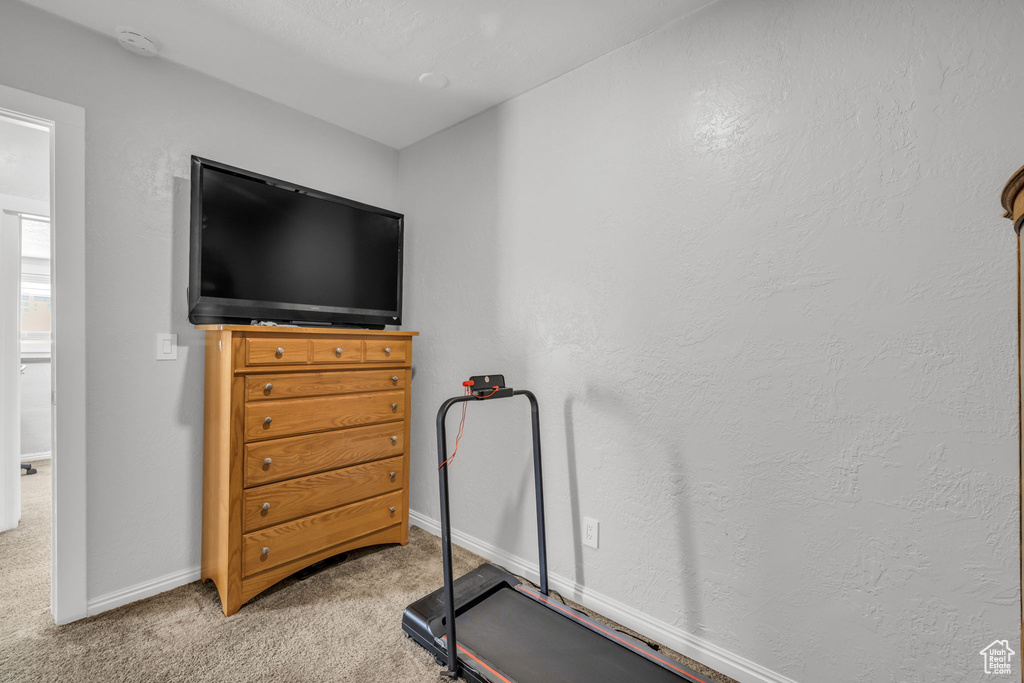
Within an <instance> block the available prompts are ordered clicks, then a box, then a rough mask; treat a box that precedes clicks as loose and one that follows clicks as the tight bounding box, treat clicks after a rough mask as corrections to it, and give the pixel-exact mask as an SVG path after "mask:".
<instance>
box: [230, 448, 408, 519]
mask: <svg viewBox="0 0 1024 683" xmlns="http://www.w3.org/2000/svg"><path fill="white" fill-rule="evenodd" d="M404 470H405V465H404V464H403V458H402V457H401V456H399V457H397V458H388V459H387V460H377V461H376V462H368V463H364V464H362V465H355V466H353V467H343V468H342V469H340V470H332V471H330V472H321V473H320V474H312V475H310V476H308V477H301V478H299V479H290V480H288V481H282V482H280V483H277V484H267V485H266V486H258V487H256V488H252V489H246V491H245V494H244V499H243V502H242V519H243V520H244V525H245V526H244V531H255V530H256V529H262V528H264V527H268V526H273V525H275V524H281V523H282V522H288V521H290V520H293V519H297V518H299V517H305V516H306V515H312V514H314V513H317V512H322V511H324V510H329V509H331V508H335V507H338V506H339V505H347V504H349V503H352V502H355V501H357V500H362V499H364V498H371V497H373V496H379V495H382V494H385V493H390V492H392V491H397V490H400V489H401V488H402V485H403V482H404V481H405V472H404Z"/></svg>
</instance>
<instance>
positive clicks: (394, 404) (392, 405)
mask: <svg viewBox="0 0 1024 683" xmlns="http://www.w3.org/2000/svg"><path fill="white" fill-rule="evenodd" d="M391 412H393V413H397V412H398V404H397V403H392V404H391Z"/></svg>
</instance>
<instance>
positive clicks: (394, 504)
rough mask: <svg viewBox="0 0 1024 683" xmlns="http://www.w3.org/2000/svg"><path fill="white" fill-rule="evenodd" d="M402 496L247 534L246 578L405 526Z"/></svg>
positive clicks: (244, 546)
mask: <svg viewBox="0 0 1024 683" xmlns="http://www.w3.org/2000/svg"><path fill="white" fill-rule="evenodd" d="M402 495H403V492H402V491H395V492H393V493H388V494H385V495H383V496H377V497H376V498H370V499H369V500H364V501H360V502H358V503H352V504H351V505H346V506H344V507H340V508H334V509H333V510H328V511H327V512H321V513H319V514H316V515H310V516H309V517H302V518H301V519H297V520H295V521H294V522H287V523H285V524H278V525H277V526H272V527H270V528H267V529H263V530H261V531H254V532H252V533H249V534H245V535H244V536H242V575H243V576H250V575H252V574H255V573H257V572H261V571H265V570H267V569H270V568H272V567H276V566H278V565H281V564H284V563H286V562H291V561H292V560H296V559H298V558H300V557H302V556H304V555H309V554H310V553H315V552H317V551H320V550H324V549H325V548H330V547H331V546H334V545H338V544H340V543H344V542H345V541H348V540H351V539H354V538H357V537H359V536H363V535H365V534H369V533H372V532H374V531H377V530H378V529H383V528H385V527H389V526H391V525H393V524H401V523H402V521H403V520H404V519H405V510H404V508H403V505H402ZM264 550H265V551H266V552H264Z"/></svg>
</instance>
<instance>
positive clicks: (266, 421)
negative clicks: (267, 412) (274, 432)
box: [263, 417, 274, 425]
mask: <svg viewBox="0 0 1024 683" xmlns="http://www.w3.org/2000/svg"><path fill="white" fill-rule="evenodd" d="M273 421H274V418H272V417H268V418H266V419H264V420H263V424H265V425H268V424H270V423H271V422H273Z"/></svg>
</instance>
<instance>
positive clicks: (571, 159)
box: [400, 0, 1024, 682]
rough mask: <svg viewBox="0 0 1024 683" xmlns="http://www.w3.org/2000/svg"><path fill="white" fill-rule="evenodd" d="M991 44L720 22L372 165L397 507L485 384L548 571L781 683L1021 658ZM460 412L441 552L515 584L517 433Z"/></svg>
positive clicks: (957, 1)
mask: <svg viewBox="0 0 1024 683" xmlns="http://www.w3.org/2000/svg"><path fill="white" fill-rule="evenodd" d="M1021 35H1024V11H1022V6H1021V4H1020V3H1019V2H1016V1H1010V0H992V1H990V2H975V1H973V0H943V1H941V2H938V1H936V0H916V1H912V2H911V1H900V2H888V1H882V0H871V1H867V2H865V1H863V0H856V1H854V0H829V1H826V2H798V1H796V0H788V1H779V2H770V3H769V2H755V1H753V0H750V1H746V0H722V1H721V2H718V3H716V4H715V5H712V6H711V7H709V8H706V9H705V10H702V11H701V12H699V13H698V14H696V15H693V16H691V17H689V18H687V19H684V20H682V21H679V22H675V23H673V24H671V25H669V26H667V27H665V28H664V29H662V30H660V31H658V32H655V33H654V34H651V35H649V36H647V37H645V38H643V39H641V40H639V41H637V42H635V43H632V44H630V45H628V46H626V47H623V48H621V49H619V50H617V51H615V52H613V53H610V54H608V55H606V56H605V57H602V58H600V59H598V60H596V61H594V62H591V63H590V64H588V65H586V66H585V67H582V68H580V69H578V70H576V71H574V72H572V73H570V74H568V75H566V76H563V77H561V78H558V79H556V80H554V81H552V82H550V83H548V84H546V85H544V86H542V87H540V88H537V89H536V90H533V91H531V92H529V93H527V94H525V95H523V96H521V97H518V98H516V99H514V100H511V101H509V102H507V103H505V104H503V105H501V106H499V107H497V108H495V109H492V110H490V111H488V112H485V113H484V114H481V115H479V116H477V117H475V118H473V119H470V120H469V121H466V122H464V123H462V124H460V125H458V126H456V127H454V128H452V129H449V130H448V131H445V132H443V133H440V134H438V135H436V136H434V137H432V138H430V139H428V140H426V141H423V142H421V143H419V144H417V145H415V146H412V147H410V148H406V149H404V150H402V152H401V155H400V174H401V195H402V202H403V208H404V210H405V212H406V213H407V215H408V216H409V220H408V247H409V257H408V261H407V263H408V272H407V289H406V291H407V305H408V309H407V310H408V315H407V318H406V322H407V327H409V328H412V329H419V330H421V331H422V333H423V336H421V337H420V338H419V339H418V342H417V344H418V348H417V353H416V369H417V374H416V381H415V385H414V390H415V397H416V398H415V400H416V405H417V406H418V408H417V410H416V411H414V419H413V436H414V440H413V447H414V448H415V451H414V453H413V457H414V464H413V468H414V469H413V486H414V488H413V491H412V505H413V508H414V509H415V510H417V511H420V512H422V513H423V514H425V515H427V516H429V517H433V518H435V519H436V518H437V514H438V512H437V502H436V473H435V469H436V468H435V467H434V466H432V465H431V462H432V461H433V458H434V457H435V456H434V453H433V447H434V445H433V444H434V442H433V422H432V421H433V413H434V411H435V410H436V407H437V405H438V404H439V403H440V401H441V399H442V398H443V397H445V396H450V395H455V394H457V393H459V392H460V390H461V387H460V386H459V381H460V380H461V379H463V378H465V377H466V376H468V375H469V374H471V373H472V374H475V373H478V372H501V371H504V372H505V373H506V374H507V377H508V379H509V380H510V383H511V384H513V385H515V386H520V387H528V388H532V389H533V390H534V391H535V392H536V393H537V395H538V397H539V399H540V401H541V404H542V425H543V431H544V447H545V454H546V457H547V466H546V467H547V469H546V474H547V477H548V479H547V495H548V497H549V501H550V507H549V514H550V524H549V532H550V535H549V539H550V546H551V547H550V552H551V562H552V571H553V572H555V573H557V574H560V575H561V576H564V577H567V578H569V579H572V580H576V581H579V582H580V583H582V584H585V585H586V586H587V587H588V588H590V589H593V590H595V591H599V592H600V593H603V594H605V595H607V596H610V597H613V598H616V599H618V600H621V601H623V602H625V603H627V604H629V605H634V606H636V607H637V608H639V609H641V610H642V611H643V612H645V613H647V614H648V615H650V616H652V617H654V618H656V619H658V620H661V621H663V622H665V623H666V624H668V625H670V626H672V627H675V628H678V629H680V630H682V631H685V632H687V633H691V634H694V635H697V636H699V637H701V638H703V639H705V640H706V641H709V642H711V643H713V644H715V645H717V646H720V647H723V648H726V649H727V650H730V651H732V652H734V653H736V654H739V655H742V656H744V657H746V658H748V659H750V660H753V661H755V662H757V663H759V664H761V665H763V666H765V667H768V668H770V669H772V670H774V671H776V672H778V673H780V674H783V675H786V676H789V677H791V678H793V679H795V680H797V681H801V682H804V681H806V682H812V681H851V682H852V681H864V680H877V681H893V682H898V681H928V682H932V681H954V680H955V681H967V680H982V679H983V678H984V675H983V674H982V673H981V671H982V668H981V657H980V656H979V655H978V651H979V650H980V649H981V648H982V647H984V646H986V645H987V644H988V643H989V642H991V641H992V640H994V639H995V638H997V637H998V638H1009V639H1010V641H1011V642H1018V641H1017V638H1018V636H1019V621H1018V618H1019V602H1018V600H1019V587H1018V574H1017V571H1018V570H1017V566H1018V565H1017V562H1018V553H1017V550H1018V549H1017V542H1018V522H1017V520H1018V506H1017V498H1016V490H1017V390H1016V386H1015V376H1016V360H1015V343H1016V332H1015V306H1016V295H1015V281H1014V277H1015V255H1014V238H1013V233H1012V230H1011V228H1010V225H1009V222H1007V221H1005V220H1003V219H1002V218H1000V214H1001V211H1000V208H999V206H998V193H999V190H1000V189H1001V187H1002V185H1003V183H1004V182H1005V180H1006V179H1007V178H1008V177H1009V175H1010V174H1011V172H1012V171H1014V170H1015V169H1016V168H1018V167H1019V166H1020V164H1021V163H1024V158H1022V156H1021V147H1020V145H1019V144H1007V143H1008V142H1015V141H1016V138H1014V137H1013V136H1014V135H1016V134H1017V133H1018V132H1019V124H1020V120H1021V111H1024V82H1022V81H1024V79H1022V78H1021V74H1022V71H1024V70H1022V69H1021V65H1022V64H1024V42H1022V41H1021V40H1020V36H1021ZM470 408H471V411H472V412H471V416H470V418H469V422H468V424H467V427H466V437H465V438H464V439H463V442H462V443H463V446H462V450H461V451H460V455H459V456H458V458H457V459H456V463H455V465H454V466H453V472H452V475H453V490H454V491H455V492H457V493H456V497H457V500H456V503H455V506H454V511H453V514H454V523H455V526H456V527H457V528H459V529H461V530H462V531H464V532H466V533H468V534H471V535H473V536H476V537H478V538H480V539H483V540H484V541H486V542H489V543H493V544H495V545H497V546H498V547H500V548H501V549H503V550H506V551H508V552H511V553H515V554H517V555H519V556H522V557H526V558H533V557H534V556H535V550H534V548H533V542H534V541H533V533H532V532H531V530H530V529H531V524H532V488H531V483H530V470H529V467H528V464H527V463H528V457H529V439H528V429H529V427H528V424H529V422H528V411H527V409H526V408H525V406H518V407H515V406H514V405H512V404H505V403H504V402H502V403H495V404H481V405H474V406H471V407H470ZM450 424H451V425H452V426H453V427H454V426H455V425H456V424H457V421H450ZM583 515H587V516H593V517H596V518H598V519H599V520H600V522H601V525H602V526H601V531H602V536H601V548H600V549H599V550H597V551H594V550H591V549H589V548H581V547H580V540H579V534H578V531H577V530H576V526H577V523H578V520H579V518H580V516H583ZM1015 666H1016V664H1015ZM1015 670H1017V669H1015Z"/></svg>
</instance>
